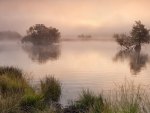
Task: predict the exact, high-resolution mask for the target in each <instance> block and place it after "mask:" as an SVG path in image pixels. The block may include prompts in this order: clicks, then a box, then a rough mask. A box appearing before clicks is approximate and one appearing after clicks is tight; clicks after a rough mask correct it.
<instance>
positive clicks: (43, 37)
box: [22, 24, 60, 45]
mask: <svg viewBox="0 0 150 113" xmlns="http://www.w3.org/2000/svg"><path fill="white" fill-rule="evenodd" d="M59 39H60V32H59V30H58V29H56V28H53V27H46V26H45V25H44V24H36V25H34V26H31V27H30V28H29V29H28V30H27V35H26V36H25V37H24V38H23V40H22V42H31V43H33V44H35V45H40V44H51V43H56V42H59Z"/></svg>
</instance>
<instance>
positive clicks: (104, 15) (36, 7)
mask: <svg viewBox="0 0 150 113" xmlns="http://www.w3.org/2000/svg"><path fill="white" fill-rule="evenodd" d="M149 6H150V0H0V30H14V31H18V32H19V33H21V34H25V32H26V29H28V27H30V26H31V25H34V24H37V23H42V24H45V25H47V26H53V27H56V28H58V29H60V31H61V33H62V34H63V35H71V34H74V35H78V34H80V33H91V34H95V35H110V34H113V33H115V32H127V31H129V30H130V28H131V27H132V24H133V23H134V21H135V20H141V21H142V23H144V24H146V26H147V27H149V26H150V24H149V20H150V13H149V9H150V8H149Z"/></svg>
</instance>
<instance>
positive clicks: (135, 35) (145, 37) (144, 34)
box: [131, 21, 150, 45]
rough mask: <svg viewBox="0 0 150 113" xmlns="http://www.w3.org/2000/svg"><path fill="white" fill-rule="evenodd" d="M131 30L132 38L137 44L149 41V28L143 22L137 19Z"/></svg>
mask: <svg viewBox="0 0 150 113" xmlns="http://www.w3.org/2000/svg"><path fill="white" fill-rule="evenodd" d="M135 23H136V24H135V25H133V28H132V31H131V38H132V41H133V42H134V44H135V45H141V43H149V41H150V35H149V30H148V29H147V28H145V26H144V25H143V24H142V23H141V21H136V22H135Z"/></svg>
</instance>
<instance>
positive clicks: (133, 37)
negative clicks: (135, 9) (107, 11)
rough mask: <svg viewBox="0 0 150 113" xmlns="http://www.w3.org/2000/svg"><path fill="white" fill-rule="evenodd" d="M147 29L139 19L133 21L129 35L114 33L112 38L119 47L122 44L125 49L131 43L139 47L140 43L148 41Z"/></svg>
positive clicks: (149, 40)
mask: <svg viewBox="0 0 150 113" xmlns="http://www.w3.org/2000/svg"><path fill="white" fill-rule="evenodd" d="M149 31H150V30H148V29H147V28H145V25H143V24H142V23H141V21H135V25H133V28H132V30H131V33H130V35H129V36H128V35H126V34H115V35H114V38H115V40H116V42H117V43H118V44H119V45H120V46H121V47H122V46H123V47H125V48H126V49H129V48H130V47H131V46H133V45H135V48H141V44H145V43H149V42H150V34H149Z"/></svg>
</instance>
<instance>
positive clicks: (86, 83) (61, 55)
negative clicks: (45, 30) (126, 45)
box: [0, 41, 150, 105]
mask: <svg viewBox="0 0 150 113" xmlns="http://www.w3.org/2000/svg"><path fill="white" fill-rule="evenodd" d="M149 49H150V45H143V46H142V49H141V51H136V52H135V51H134V52H131V51H123V50H122V51H121V50H120V47H119V46H118V45H117V44H116V42H114V41H62V42H60V44H53V45H45V46H33V45H31V44H21V43H20V42H19V41H18V42H9V41H4V42H0V65H1V66H15V67H19V68H21V69H23V71H24V72H27V73H28V74H29V75H30V78H31V81H32V82H31V84H32V85H33V86H35V85H37V86H38V84H39V82H40V80H41V79H43V78H44V77H46V76H54V77H55V78H57V79H59V80H60V81H61V83H62V96H61V103H62V104H63V105H66V104H67V103H68V101H69V100H73V99H76V98H77V97H78V95H79V94H80V92H81V91H82V90H83V89H90V90H92V91H94V92H95V93H98V92H101V91H108V90H110V89H113V88H115V87H116V84H121V83H123V82H124V81H125V79H127V80H133V81H134V82H136V83H140V84H144V85H149V84H150V75H149V73H150V61H149V60H150V51H149Z"/></svg>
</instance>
